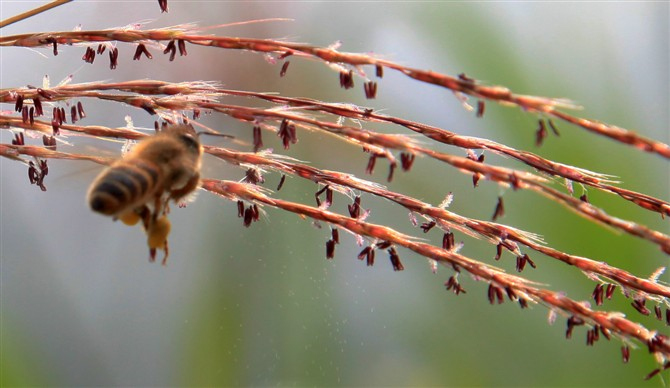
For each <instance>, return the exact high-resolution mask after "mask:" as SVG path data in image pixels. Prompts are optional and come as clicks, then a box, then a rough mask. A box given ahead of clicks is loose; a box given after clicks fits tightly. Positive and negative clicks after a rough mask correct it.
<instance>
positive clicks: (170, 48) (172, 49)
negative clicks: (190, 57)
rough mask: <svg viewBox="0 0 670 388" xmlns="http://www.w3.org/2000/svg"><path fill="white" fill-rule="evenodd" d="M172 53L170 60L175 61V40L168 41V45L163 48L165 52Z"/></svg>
mask: <svg viewBox="0 0 670 388" xmlns="http://www.w3.org/2000/svg"><path fill="white" fill-rule="evenodd" d="M167 53H170V62H172V61H174V57H175V56H176V55H177V45H176V44H175V42H174V40H171V41H169V42H168V44H167V46H165V49H164V50H163V54H167Z"/></svg>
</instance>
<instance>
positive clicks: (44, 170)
mask: <svg viewBox="0 0 670 388" xmlns="http://www.w3.org/2000/svg"><path fill="white" fill-rule="evenodd" d="M39 163H40V165H39V169H40V172H41V175H42V176H43V177H45V176H47V175H48V174H49V166H48V165H47V161H46V159H45V160H40V161H39ZM45 191H46V190H45Z"/></svg>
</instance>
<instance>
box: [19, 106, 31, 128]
mask: <svg viewBox="0 0 670 388" xmlns="http://www.w3.org/2000/svg"><path fill="white" fill-rule="evenodd" d="M29 119H30V117H29V116H28V107H27V106H24V107H23V108H22V109H21V120H22V121H23V123H24V124H28V120H29Z"/></svg>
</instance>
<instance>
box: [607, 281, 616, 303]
mask: <svg viewBox="0 0 670 388" xmlns="http://www.w3.org/2000/svg"><path fill="white" fill-rule="evenodd" d="M615 289H616V284H613V283H610V284H608V285H607V290H606V291H605V298H607V299H612V295H613V294H614V290H615Z"/></svg>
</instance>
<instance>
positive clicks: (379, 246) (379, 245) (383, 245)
mask: <svg viewBox="0 0 670 388" xmlns="http://www.w3.org/2000/svg"><path fill="white" fill-rule="evenodd" d="M390 247H391V242H390V241H380V242H378V243H377V244H375V248H377V249H386V248H390Z"/></svg>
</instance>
